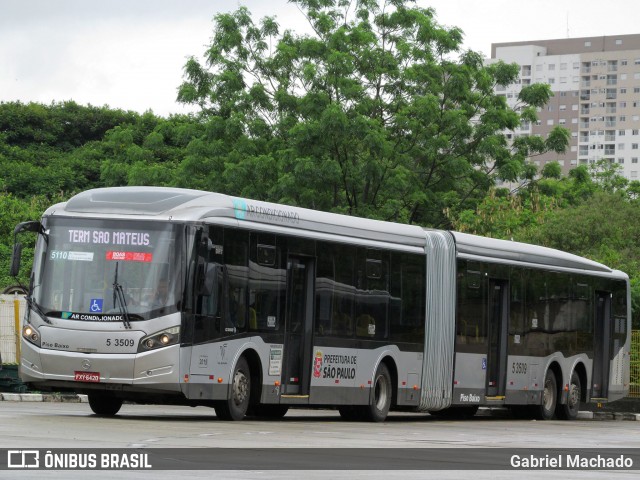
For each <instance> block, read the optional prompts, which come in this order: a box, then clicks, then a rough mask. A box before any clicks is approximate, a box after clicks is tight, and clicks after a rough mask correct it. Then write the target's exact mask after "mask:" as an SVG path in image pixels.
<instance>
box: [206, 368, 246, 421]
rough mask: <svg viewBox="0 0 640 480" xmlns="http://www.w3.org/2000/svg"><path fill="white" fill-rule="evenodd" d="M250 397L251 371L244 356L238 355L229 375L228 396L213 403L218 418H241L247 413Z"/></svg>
mask: <svg viewBox="0 0 640 480" xmlns="http://www.w3.org/2000/svg"><path fill="white" fill-rule="evenodd" d="M250 398H251V371H250V370H249V364H248V363H247V360H246V359H245V358H244V357H240V359H239V360H238V363H236V368H234V370H233V375H232V376H231V385H230V388H229V398H227V399H226V400H223V401H221V402H218V403H217V404H216V405H215V410H216V415H217V417H218V418H219V419H220V420H242V419H243V418H244V416H245V415H246V414H247V409H248V408H249V400H250Z"/></svg>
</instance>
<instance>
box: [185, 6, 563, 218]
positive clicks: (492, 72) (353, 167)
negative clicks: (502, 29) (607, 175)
mask: <svg viewBox="0 0 640 480" xmlns="http://www.w3.org/2000/svg"><path fill="white" fill-rule="evenodd" d="M292 3H294V4H296V5H297V6H298V8H299V9H300V11H301V12H302V13H303V15H304V16H305V18H306V19H307V21H308V22H309V24H310V27H311V30H312V32H313V33H312V34H311V35H297V34H295V33H294V32H291V31H285V32H281V31H280V28H279V26H278V24H277V23H276V21H275V20H274V19H273V18H264V19H262V20H261V21H260V22H257V23H256V22H254V20H253V19H252V17H251V14H250V12H249V11H248V10H247V9H246V8H244V7H241V8H239V9H238V10H237V11H236V12H233V13H224V14H219V15H217V16H216V17H215V25H214V33H213V37H212V42H211V45H210V46H209V48H208V49H207V51H206V55H205V61H204V62H202V63H201V62H200V61H199V60H197V59H196V58H190V59H189V60H188V61H187V63H186V65H185V67H184V72H185V82H184V83H183V84H182V86H181V87H180V89H179V94H178V99H179V100H180V101H182V102H185V103H190V104H195V105H199V106H200V107H201V108H202V114H203V118H205V119H207V121H209V122H214V123H216V124H224V125H225V126H224V128H217V129H216V141H217V142H218V143H217V145H216V149H217V151H219V152H220V154H221V156H223V157H226V160H225V161H224V162H220V161H215V162H214V166H215V168H216V170H217V171H218V172H221V173H222V178H223V180H224V181H223V182H222V183H221V182H220V178H219V177H218V176H216V177H215V178H211V174H210V173H208V172H210V170H204V169H199V164H197V162H196V160H195V158H198V157H190V158H189V159H188V160H187V162H186V164H185V165H181V166H180V168H179V170H182V172H180V173H179V176H180V177H181V178H184V177H185V176H188V178H190V179H192V181H194V182H196V183H197V184H198V185H202V186H204V187H205V188H210V189H217V190H222V191H226V192H229V193H233V194H248V193H249V194H251V195H252V196H254V197H257V198H260V199H263V200H271V201H278V202H284V203H290V204H296V205H302V206H306V207H312V208H317V209H321V210H329V211H336V212H343V213H348V214H352V215H358V216H366V217H374V218H380V219H386V220H395V221H401V222H412V223H414V222H415V223H421V224H425V225H432V226H436V225H448V217H447V216H445V214H444V213H443V212H444V211H449V212H457V211H461V210H465V209H469V208H474V207H475V205H476V203H477V202H478V201H479V200H480V199H481V198H482V197H483V196H484V194H485V193H486V192H487V191H488V189H489V188H490V186H491V185H492V184H493V182H494V180H495V179H504V180H516V179H518V178H520V177H521V176H523V175H525V174H530V171H529V170H527V168H526V167H525V163H524V160H525V158H526V157H527V156H528V155H531V154H535V153H541V152H544V151H548V150H554V151H562V150H563V149H564V146H566V145H567V143H568V133H567V132H566V131H565V130H562V129H557V130H554V131H553V132H552V134H551V135H550V136H549V139H547V140H543V139H540V138H538V137H528V138H524V137H523V138H521V139H518V141H517V142H516V143H515V144H514V145H510V144H509V143H508V142H507V141H506V138H505V136H504V134H503V132H504V130H509V129H511V130H512V129H515V128H516V127H518V126H519V125H520V122H521V120H522V118H526V119H528V120H529V121H532V119H535V107H539V106H542V105H543V104H544V103H546V102H547V101H548V99H549V98H550V95H551V91H550V88H549V86H548V85H532V86H529V87H525V88H523V90H522V94H521V99H520V100H521V104H520V105H519V106H518V108H519V109H520V108H523V109H524V111H525V112H526V115H525V114H523V115H522V118H521V115H520V114H519V113H518V112H517V111H515V110H513V109H510V108H508V107H507V105H506V102H505V99H504V97H500V96H497V95H495V94H494V87H495V85H497V84H501V85H508V84H510V83H513V82H514V81H515V80H516V79H517V77H518V72H519V69H518V66H517V65H515V64H512V65H507V64H504V63H501V62H499V63H494V64H491V65H487V66H485V65H484V64H483V60H482V57H481V55H479V54H478V53H475V52H471V51H462V50H461V43H462V32H461V31H460V30H459V29H457V28H455V27H454V28H448V27H443V26H441V25H439V24H438V23H437V22H436V20H435V16H434V12H433V10H431V9H424V8H420V7H417V6H415V4H414V3H413V2H411V1H408V0H407V1H404V0H394V1H386V2H378V1H373V0H361V1H358V2H356V3H350V2H344V1H342V0H326V1H322V2H317V1H315V0H293V2H292ZM208 141H209V140H208ZM208 141H207V143H208ZM208 161H210V162H211V161H212V159H211V157H209V158H208ZM198 163H199V162H198ZM213 187H216V188H213ZM217 187H221V188H217Z"/></svg>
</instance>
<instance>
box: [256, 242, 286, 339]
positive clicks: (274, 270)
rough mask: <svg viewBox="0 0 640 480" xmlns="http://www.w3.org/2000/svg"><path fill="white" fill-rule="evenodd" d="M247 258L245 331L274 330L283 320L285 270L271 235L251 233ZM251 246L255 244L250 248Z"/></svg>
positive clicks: (276, 329)
mask: <svg viewBox="0 0 640 480" xmlns="http://www.w3.org/2000/svg"><path fill="white" fill-rule="evenodd" d="M251 245H252V249H251V257H250V259H249V330H252V331H271V332H273V331H278V330H280V327H281V325H283V323H284V322H283V320H284V300H285V296H286V278H287V272H286V269H284V268H281V264H282V248H280V247H278V246H277V245H276V238H275V235H269V234H260V235H258V234H252V235H251ZM254 245H255V247H254Z"/></svg>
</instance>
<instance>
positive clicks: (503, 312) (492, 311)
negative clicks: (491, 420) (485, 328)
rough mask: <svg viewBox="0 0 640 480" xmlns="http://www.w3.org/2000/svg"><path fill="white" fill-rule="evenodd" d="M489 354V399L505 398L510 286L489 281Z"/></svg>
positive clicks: (505, 283)
mask: <svg viewBox="0 0 640 480" xmlns="http://www.w3.org/2000/svg"><path fill="white" fill-rule="evenodd" d="M488 306H489V315H488V320H489V352H488V355H487V385H486V386H487V397H504V394H505V384H506V376H507V323H508V322H507V319H508V318H509V284H508V283H507V282H506V281H503V280H493V279H491V280H489V302H488Z"/></svg>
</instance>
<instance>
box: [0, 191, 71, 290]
mask: <svg viewBox="0 0 640 480" xmlns="http://www.w3.org/2000/svg"><path fill="white" fill-rule="evenodd" d="M56 200H60V199H56ZM50 203H51V199H49V198H46V197H43V196H37V197H32V198H31V199H29V200H22V199H19V198H16V197H14V196H13V195H11V194H6V193H0V212H2V215H0V240H1V241H0V287H1V288H0V291H2V290H3V289H4V288H6V287H8V286H10V285H16V284H17V283H18V282H20V283H22V284H23V285H28V283H29V270H30V268H29V266H30V265H31V263H32V262H33V248H34V246H35V235H34V234H22V235H21V237H20V239H19V240H18V241H20V242H21V243H22V244H23V251H22V266H23V268H22V269H21V271H20V276H19V279H18V280H16V279H14V278H12V277H10V276H9V266H10V264H11V254H12V250H13V229H14V228H15V226H16V225H17V224H18V223H20V222H24V221H26V220H36V219H38V218H40V216H41V215H42V212H44V210H45V209H46V208H47V207H48V206H49V205H50Z"/></svg>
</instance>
